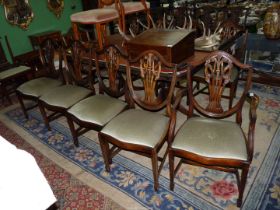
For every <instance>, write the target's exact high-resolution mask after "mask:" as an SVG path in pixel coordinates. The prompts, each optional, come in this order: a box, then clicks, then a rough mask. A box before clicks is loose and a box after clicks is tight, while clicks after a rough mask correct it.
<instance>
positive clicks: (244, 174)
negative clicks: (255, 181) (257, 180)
mask: <svg viewBox="0 0 280 210" xmlns="http://www.w3.org/2000/svg"><path fill="white" fill-rule="evenodd" d="M248 171H249V166H246V167H244V168H243V169H242V172H241V180H240V187H239V197H238V199H237V206H238V207H241V205H242V199H243V193H244V189H245V185H246V181H247V175H248Z"/></svg>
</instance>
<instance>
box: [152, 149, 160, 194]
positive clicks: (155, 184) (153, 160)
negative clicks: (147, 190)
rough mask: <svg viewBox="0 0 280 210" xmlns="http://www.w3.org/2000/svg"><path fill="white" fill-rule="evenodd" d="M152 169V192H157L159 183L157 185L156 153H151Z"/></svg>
mask: <svg viewBox="0 0 280 210" xmlns="http://www.w3.org/2000/svg"><path fill="white" fill-rule="evenodd" d="M152 168H153V175H154V190H155V191H158V187H159V183H158V156H157V153H156V151H153V152H152Z"/></svg>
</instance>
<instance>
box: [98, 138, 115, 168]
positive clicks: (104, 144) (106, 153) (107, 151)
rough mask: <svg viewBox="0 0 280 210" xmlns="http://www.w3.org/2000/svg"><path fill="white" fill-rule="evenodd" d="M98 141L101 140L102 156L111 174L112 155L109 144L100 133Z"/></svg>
mask: <svg viewBox="0 0 280 210" xmlns="http://www.w3.org/2000/svg"><path fill="white" fill-rule="evenodd" d="M98 140H99V144H100V147H101V151H102V156H103V159H104V163H105V169H106V171H107V172H110V162H112V160H111V154H110V149H109V143H108V142H106V140H104V139H103V138H102V136H101V135H100V133H98Z"/></svg>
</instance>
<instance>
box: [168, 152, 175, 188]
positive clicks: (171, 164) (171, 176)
mask: <svg viewBox="0 0 280 210" xmlns="http://www.w3.org/2000/svg"><path fill="white" fill-rule="evenodd" d="M168 156H169V180H170V185H169V187H170V190H172V191H173V190H174V155H173V153H172V151H170V150H169V152H168Z"/></svg>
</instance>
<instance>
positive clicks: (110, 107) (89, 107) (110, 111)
mask: <svg viewBox="0 0 280 210" xmlns="http://www.w3.org/2000/svg"><path fill="white" fill-rule="evenodd" d="M126 105H127V104H126V103H125V102H123V101H121V100H118V99H116V98H112V97H109V96H105V95H94V96H91V97H88V98H86V99H84V100H82V101H80V102H79V103H77V104H75V105H74V106H73V107H71V108H70V109H69V110H68V113H70V114H72V115H73V116H75V117H76V118H78V119H79V120H81V121H84V122H90V123H94V124H97V125H100V126H102V127H103V126H104V125H105V124H106V123H108V122H109V121H110V120H111V119H112V118H113V117H115V116H116V115H117V114H119V113H120V112H121V111H122V110H124V108H125V107H126Z"/></svg>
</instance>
